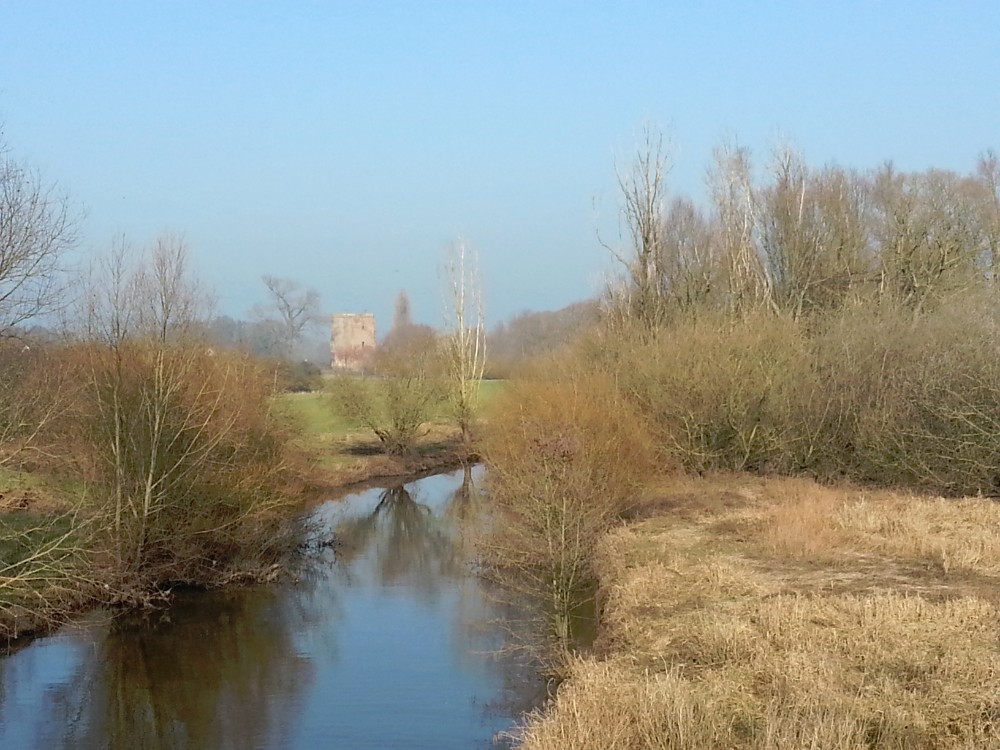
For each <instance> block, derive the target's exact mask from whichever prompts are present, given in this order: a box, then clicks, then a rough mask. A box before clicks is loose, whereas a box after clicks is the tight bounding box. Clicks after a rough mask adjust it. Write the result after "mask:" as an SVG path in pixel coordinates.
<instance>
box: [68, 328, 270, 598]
mask: <svg viewBox="0 0 1000 750" xmlns="http://www.w3.org/2000/svg"><path fill="white" fill-rule="evenodd" d="M77 356H79V357H80V358H81V359H82V361H83V368H82V369H83V372H85V373H86V377H87V388H86V389H85V390H84V391H83V394H84V396H83V400H82V403H81V404H80V419H81V421H82V427H83V434H85V435H86V440H85V443H84V445H85V448H86V449H87V450H88V451H89V452H88V458H89V461H90V463H91V465H92V466H93V469H92V472H93V476H94V478H95V482H94V484H95V486H94V487H93V489H92V490H91V491H90V493H89V494H90V496H91V498H92V500H93V502H94V503H96V505H97V508H96V512H97V514H98V516H99V519H100V522H99V529H100V533H99V536H101V537H102V538H104V539H105V540H106V543H105V544H104V548H105V550H106V553H107V554H106V557H107V560H108V562H109V564H110V565H111V569H112V571H113V572H114V573H115V575H116V578H117V579H118V581H117V582H118V583H119V584H120V585H121V586H122V587H123V590H128V589H136V590H142V589H144V588H146V587H148V586H151V585H152V586H155V585H159V584H162V583H173V582H184V583H198V584H203V583H213V582H217V581H218V580H220V579H225V578H226V577H230V576H233V575H240V574H241V569H242V566H244V565H248V564H249V565H252V566H258V567H259V566H260V565H261V564H264V565H266V564H268V563H270V562H273V561H274V559H273V557H272V556H271V554H270V552H271V551H273V544H274V543H276V542H277V541H278V539H277V537H276V535H275V534H274V525H275V524H277V523H278V522H279V519H278V517H277V515H275V514H273V513H272V511H273V510H274V509H275V508H276V506H278V505H279V504H281V502H282V494H281V481H282V474H281V472H282V443H283V441H282V438H281V436H280V435H279V433H278V432H277V430H276V428H275V427H274V425H273V424H272V421H271V419H270V417H269V408H270V407H269V400H270V397H271V395H272V382H273V381H272V380H271V378H270V377H269V374H268V372H267V371H266V370H264V369H263V368H260V367H259V366H258V365H256V364H255V363H254V362H253V361H252V360H251V359H250V358H249V357H247V356H245V355H241V354H236V353H223V354H216V353H214V352H212V351H211V350H208V349H205V348H204V347H199V346H198V345H197V344H194V343H178V344H163V343H158V342H144V341H135V342H129V343H125V344H122V345H120V346H118V347H115V348H114V349H111V348H104V347H101V346H99V345H89V346H85V347H81V349H80V350H78V352H77Z"/></svg>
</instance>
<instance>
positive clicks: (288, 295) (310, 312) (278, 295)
mask: <svg viewBox="0 0 1000 750" xmlns="http://www.w3.org/2000/svg"><path fill="white" fill-rule="evenodd" d="M261 280H262V281H263V282H264V286H265V287H266V288H267V294H268V298H269V305H267V306H266V307H265V308H261V309H260V310H259V312H261V314H262V315H266V314H268V313H270V312H275V313H277V315H278V321H279V324H280V337H281V340H280V341H279V342H278V350H279V351H280V352H281V355H282V356H283V357H284V358H285V359H287V358H289V357H290V356H291V355H292V353H293V350H294V348H295V345H296V344H298V343H299V342H300V341H301V340H302V336H303V334H304V333H305V331H306V330H307V329H308V328H309V327H310V326H312V325H315V324H316V323H318V322H319V321H320V319H321V318H322V315H321V313H320V300H319V292H318V291H316V290H315V289H313V288H312V287H304V286H303V285H302V284H301V283H299V282H298V281H295V280H294V279H288V278H284V277H280V276H271V275H269V274H268V275H265V276H263V277H261Z"/></svg>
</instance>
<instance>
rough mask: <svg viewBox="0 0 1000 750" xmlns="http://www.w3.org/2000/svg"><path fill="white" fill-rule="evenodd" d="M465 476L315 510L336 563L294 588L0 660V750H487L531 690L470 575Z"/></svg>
mask: <svg viewBox="0 0 1000 750" xmlns="http://www.w3.org/2000/svg"><path fill="white" fill-rule="evenodd" d="M478 476H479V475H478V473H473V474H471V475H470V474H469V473H466V474H464V475H463V472H461V471H460V472H457V473H452V474H443V475H438V476H433V477H428V478H425V479H421V480H419V481H415V482H412V483H410V484H407V485H405V486H398V487H394V488H389V489H372V490H367V491H365V492H361V493H359V494H356V495H353V496H350V497H348V498H345V499H344V500H339V501H331V502H328V503H324V504H322V505H321V506H319V507H318V508H317V509H316V510H315V512H314V515H313V517H312V519H313V521H314V522H315V534H316V537H315V538H316V539H317V540H322V539H328V538H335V539H336V540H337V545H336V547H335V551H334V550H331V549H321V550H320V551H317V552H315V553H314V554H310V555H309V558H310V559H309V561H308V564H307V565H306V566H305V568H304V570H303V571H302V572H301V574H300V575H299V576H298V577H297V580H295V581H294V582H287V583H284V584H281V585H271V586H259V587H241V588H235V589H230V590H224V591H217V592H209V593H185V594H179V595H177V596H176V597H175V598H174V600H173V601H172V603H171V604H170V606H168V607H166V608H164V609H161V610H158V611H155V612H152V613H147V614H146V615H132V616H128V617H120V616H119V617H112V616H111V615H110V614H109V613H107V612H94V613H91V614H90V615H88V616H86V617H84V618H82V619H80V620H79V621H77V622H74V623H73V624H71V625H69V626H67V627H65V628H63V629H61V630H60V631H58V632H56V633H54V634H53V635H51V636H49V637H45V638H39V639H37V640H35V641H33V642H31V643H30V644H28V645H27V646H26V647H23V648H21V649H20V650H18V651H16V652H15V653H13V654H11V655H9V656H7V657H5V658H4V659H2V660H0V748H3V749H4V750H22V749H23V750H34V749H36V748H37V749H38V750H42V749H44V750H52V749H54V748H79V749H82V750H88V749H90V748H112V749H114V750H125V749H126V748H127V749H128V750H137V749H141V748H177V749H178V750H181V749H183V750H224V749H227V748H232V749H233V750H236V749H237V748H238V749H239V750H246V749H248V748H282V749H285V748H309V750H314V749H315V748H341V749H344V750H361V749H363V748H379V749H380V750H391V749H393V748H399V749H400V750H403V749H407V750H409V749H414V750H415V749H417V748H446V749H450V748H455V749H456V750H458V749H460V748H461V749H468V748H488V747H494V746H496V745H495V744H494V738H495V737H496V736H497V735H498V734H501V735H502V734H503V733H504V732H506V731H508V730H510V729H511V728H512V727H513V726H514V725H515V722H516V720H517V718H518V716H519V713H520V711H521V710H522V709H523V708H525V707H528V706H530V705H531V704H533V703H534V702H536V701H537V699H538V697H539V691H540V689H541V688H540V685H539V683H538V681H537V679H534V678H532V677H531V673H530V669H529V668H528V667H527V666H526V665H524V664H522V663H520V662H519V661H518V660H517V659H515V658H514V656H513V655H512V654H510V653H506V652H505V651H504V650H503V649H502V647H503V646H504V645H505V638H506V635H505V633H506V628H504V627H502V626H501V622H502V621H503V620H505V619H509V615H510V613H509V612H506V611H504V609H503V608H502V607H501V605H500V604H498V603H497V602H496V601H495V600H494V599H493V597H491V596H489V595H488V592H487V591H486V590H485V588H484V584H483V583H482V582H481V581H480V580H479V579H478V578H477V577H476V576H475V575H474V574H473V572H472V570H471V567H470V562H469V561H470V557H471V556H470V543H469V532H470V531H471V530H474V529H475V528H476V526H477V524H478V523H480V521H478V520H477V518H478V517H479V516H480V512H481V506H482V501H481V499H480V495H479V492H478V491H477V490H476V489H475V483H476V481H477V479H478ZM470 479H471V480H473V481H472V484H470V483H469V480H470ZM498 652H500V653H499V655H498Z"/></svg>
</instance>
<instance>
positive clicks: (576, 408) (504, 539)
mask: <svg viewBox="0 0 1000 750" xmlns="http://www.w3.org/2000/svg"><path fill="white" fill-rule="evenodd" d="M493 414H494V416H493V418H492V419H491V421H490V424H489V430H488V435H487V440H486V448H485V455H486V461H487V464H488V466H489V468H490V475H489V476H490V485H489V489H490V493H491V495H492V497H493V499H494V501H495V503H496V509H497V510H496V512H497V514H498V517H497V519H496V522H495V529H494V533H493V534H492V535H491V536H490V537H489V539H488V540H487V541H486V543H485V544H484V547H483V551H484V558H485V561H486V563H487V564H488V566H490V568H491V569H492V570H493V571H494V572H495V573H497V574H498V575H499V577H500V578H501V579H502V581H503V582H504V583H505V584H507V585H510V586H514V587H517V588H520V589H521V590H523V591H525V592H526V593H528V594H529V595H530V596H532V597H534V598H536V599H538V600H540V601H542V602H545V603H546V604H547V606H546V611H547V614H548V616H549V618H550V619H549V623H548V626H549V629H550V633H551V635H552V637H553V640H554V642H555V643H556V645H557V646H558V648H559V649H561V650H563V651H565V649H567V648H568V647H569V643H570V636H571V625H570V621H571V618H572V615H573V614H574V610H575V609H576V608H577V607H578V606H580V605H581V602H582V601H583V600H584V599H586V596H585V593H586V592H587V591H588V590H589V589H590V587H592V585H593V582H594V570H593V552H594V549H595V545H596V543H597V541H598V539H599V538H600V537H601V535H602V534H603V533H604V532H605V531H606V530H607V529H608V528H609V526H610V525H611V524H612V523H614V522H615V520H616V519H618V518H620V517H621V515H622V514H623V513H624V512H625V511H627V510H628V509H629V508H630V507H632V505H633V504H634V503H635V502H636V500H637V495H638V492H639V490H640V487H641V485H642V483H643V481H644V480H645V479H646V478H647V476H648V475H649V474H650V472H651V470H652V468H653V464H654V458H655V457H654V454H653V452H652V450H651V447H650V439H649V435H648V433H647V431H646V429H645V425H644V423H643V421H642V420H641V419H640V417H639V416H638V415H637V413H636V412H635V410H634V409H633V408H632V407H631V406H630V405H629V404H628V403H627V402H626V401H625V400H624V399H623V398H622V397H621V396H620V394H619V393H618V391H617V389H616V388H615V386H614V384H613V382H612V381H610V380H609V379H607V378H605V377H603V376H600V375H581V376H580V377H576V378H574V379H572V380H559V379H557V378H554V377H551V374H550V378H548V379H538V380H528V381H524V382H519V383H515V384H513V385H511V386H510V387H509V388H508V389H505V391H504V392H503V393H502V394H501V396H499V397H498V402H497V403H496V404H495V409H494V411H493Z"/></svg>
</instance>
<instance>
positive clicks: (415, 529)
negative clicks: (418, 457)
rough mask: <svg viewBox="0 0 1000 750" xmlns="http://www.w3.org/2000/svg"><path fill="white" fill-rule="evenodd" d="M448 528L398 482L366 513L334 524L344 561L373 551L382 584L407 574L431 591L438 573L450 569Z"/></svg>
mask: <svg viewBox="0 0 1000 750" xmlns="http://www.w3.org/2000/svg"><path fill="white" fill-rule="evenodd" d="M447 527H448V525H447V524H446V523H445V522H444V519H442V518H440V517H436V516H435V515H434V514H433V513H432V512H431V509H430V508H429V507H428V506H426V505H424V504H423V503H418V502H417V501H416V500H414V499H413V496H412V495H411V494H410V492H409V490H407V489H406V487H405V486H404V485H397V486H395V487H387V488H386V489H384V490H383V491H382V493H381V494H380V495H379V501H378V504H377V505H376V506H375V508H374V510H372V512H371V513H370V514H368V515H367V516H362V517H361V518H355V519H350V520H347V521H344V522H343V523H341V524H340V525H338V527H337V536H338V537H339V538H341V539H343V540H344V543H345V550H344V552H345V554H343V555H342V557H343V558H344V559H347V560H351V559H354V558H356V557H358V556H360V555H361V554H363V553H364V552H365V550H368V549H373V551H374V553H375V555H376V564H377V567H378V571H379V575H380V577H381V579H382V581H383V582H386V583H391V582H393V581H397V580H399V579H401V578H402V577H403V576H408V577H410V578H411V579H414V581H415V582H416V583H417V584H418V585H420V587H421V588H425V589H428V590H430V589H434V588H436V587H437V585H438V583H439V581H438V573H444V574H446V575H447V574H450V573H452V572H454V571H453V568H454V560H453V558H454V554H453V553H454V544H453V540H452V538H451V535H450V534H449V532H448V528H447Z"/></svg>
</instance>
